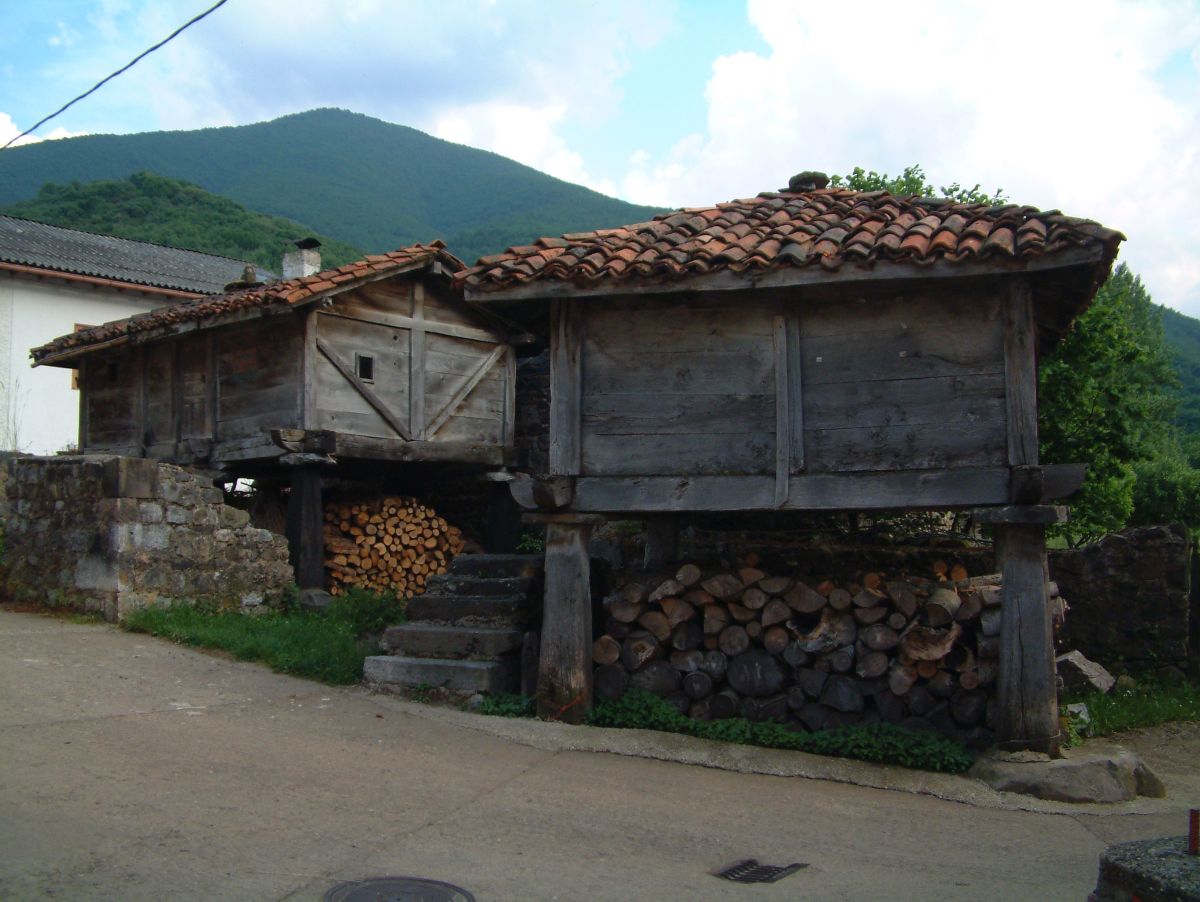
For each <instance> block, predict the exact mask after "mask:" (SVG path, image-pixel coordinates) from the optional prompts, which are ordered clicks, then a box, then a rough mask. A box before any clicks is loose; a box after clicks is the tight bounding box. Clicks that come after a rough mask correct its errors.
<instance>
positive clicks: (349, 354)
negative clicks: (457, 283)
mask: <svg viewBox="0 0 1200 902" xmlns="http://www.w3.org/2000/svg"><path fill="white" fill-rule="evenodd" d="M317 334H318V338H319V339H320V340H321V341H323V342H324V343H325V344H326V346H327V347H328V348H329V349H330V350H331V352H333V353H334V354H335V355H336V356H337V357H338V358H339V359H340V360H341V361H343V362H344V363H345V364H346V365H347V366H349V367H353V366H354V357H355V353H359V354H367V355H370V356H371V357H373V358H374V381H373V382H372V383H371V384H370V385H369V386H368V388H369V390H370V391H371V392H372V393H373V394H375V395H376V397H377V399H378V400H379V401H380V402H381V403H383V404H384V405H386V407H387V408H388V410H389V411H390V413H391V414H392V415H393V419H394V420H397V421H399V422H400V423H401V424H403V425H404V426H405V427H406V431H408V432H410V434H411V437H412V438H413V439H414V440H418V441H423V440H428V441H437V442H443V443H450V442H475V443H489V444H494V445H498V446H500V445H511V442H512V439H511V434H512V425H511V424H512V418H513V411H512V405H511V402H510V401H509V400H508V399H509V395H510V394H511V392H512V390H513V389H512V386H510V384H509V383H510V382H512V381H514V379H515V374H513V373H512V372H511V370H512V367H511V365H510V364H509V362H508V360H507V358H508V357H509V356H511V354H512V351H511V349H507V350H506V351H505V352H504V353H503V354H502V355H500V356H499V357H498V358H497V359H495V360H493V361H492V365H490V366H489V367H488V368H487V369H486V371H482V370H481V367H482V366H483V365H484V364H485V363H487V362H488V361H489V360H490V359H491V358H492V354H493V351H494V350H495V349H496V347H497V346H498V345H500V344H501V341H500V340H499V338H498V337H496V336H495V335H493V334H492V333H491V332H490V331H488V330H486V329H483V328H481V327H480V324H479V323H478V321H477V320H476V319H475V318H474V317H472V316H471V315H470V314H469V313H466V312H464V311H462V310H460V309H457V307H456V305H455V304H454V303H453V302H452V301H450V300H449V299H448V298H446V297H445V296H444V295H443V294H442V293H441V292H440V291H439V290H437V289H434V288H432V287H430V286H427V285H424V284H414V283H413V282H411V281H408V280H399V279H395V280H390V281H386V282H384V281H381V282H375V283H372V284H371V285H367V286H364V287H362V288H359V289H357V290H355V291H352V292H348V293H347V294H345V295H342V296H339V297H338V298H337V300H336V302H335V303H334V305H333V306H332V307H331V308H330V309H329V310H326V311H322V312H321V313H320V314H318V325H317ZM414 353H415V356H414ZM414 376H416V377H417V381H414V379H413V377H414ZM315 385H316V393H317V404H316V424H315V428H318V429H332V430H336V431H338V432H344V433H352V434H355V435H364V436H370V437H374V438H390V439H396V438H400V437H401V436H400V435H399V434H398V433H397V431H396V429H395V428H393V426H392V425H389V423H388V422H387V421H386V419H385V418H384V416H383V415H382V414H381V413H380V412H379V410H378V409H377V408H376V407H375V406H373V405H372V404H371V403H369V402H368V401H367V400H366V399H365V398H364V397H363V395H362V393H361V392H360V391H359V390H357V389H356V388H355V387H354V386H353V385H351V383H350V382H349V381H348V380H347V379H346V378H345V376H344V375H343V374H342V373H340V372H339V371H338V368H337V367H336V366H335V365H334V364H333V363H331V362H330V361H329V360H328V359H327V358H326V357H325V356H318V359H317V361H316V368H315ZM414 388H415V389H416V391H415V392H414ZM464 389H469V390H468V391H466V393H465V394H464V393H463V392H464ZM456 400H458V402H459V403H456V404H454V406H453V408H452V410H449V411H448V410H447V405H448V404H449V403H450V402H452V401H456Z"/></svg>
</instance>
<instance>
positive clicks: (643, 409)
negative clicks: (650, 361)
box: [581, 385, 776, 443]
mask: <svg viewBox="0 0 1200 902" xmlns="http://www.w3.org/2000/svg"><path fill="white" fill-rule="evenodd" d="M653 388H654V387H653V386H652V385H651V386H647V389H646V390H645V391H642V392H637V393H622V394H585V395H584V396H583V399H582V405H583V410H582V416H581V422H582V426H583V433H584V440H585V443H586V440H587V437H588V436H590V435H644V434H646V433H660V434H665V435H673V434H681V433H682V434H695V433H734V434H742V433H745V432H770V431H772V430H773V429H774V428H775V425H776V420H775V416H776V413H775V399H774V397H773V396H771V395H769V394H765V395H744V394H690V395H685V394H677V393H670V394H664V393H659V392H657V391H654V390H653Z"/></svg>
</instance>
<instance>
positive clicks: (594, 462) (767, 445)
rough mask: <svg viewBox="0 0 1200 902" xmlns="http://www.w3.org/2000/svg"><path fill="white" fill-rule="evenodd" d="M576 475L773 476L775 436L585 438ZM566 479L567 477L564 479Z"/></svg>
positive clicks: (681, 435) (720, 435)
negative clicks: (580, 473)
mask: <svg viewBox="0 0 1200 902" xmlns="http://www.w3.org/2000/svg"><path fill="white" fill-rule="evenodd" d="M581 465H582V469H581V470H580V472H583V473H586V474H588V475H589V476H667V475H675V474H678V475H684V476H689V475H694V476H699V475H718V474H752V473H773V472H774V468H775V432H774V430H773V429H772V430H771V431H769V432H757V433H754V432H752V433H741V432H735V433H691V434H688V433H665V434H646V435H605V434H597V433H592V432H589V433H588V434H587V435H586V437H585V441H584V443H583V451H582V456H581ZM566 475H569V474H566Z"/></svg>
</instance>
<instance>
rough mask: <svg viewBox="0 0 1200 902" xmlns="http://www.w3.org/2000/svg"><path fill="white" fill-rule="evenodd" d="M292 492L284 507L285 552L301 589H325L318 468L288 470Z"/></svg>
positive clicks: (306, 466) (308, 465)
mask: <svg viewBox="0 0 1200 902" xmlns="http://www.w3.org/2000/svg"><path fill="white" fill-rule="evenodd" d="M291 484H292V491H291V494H290V496H289V497H288V506H287V536H288V550H289V555H290V557H291V561H292V567H293V568H294V569H295V572H296V585H297V586H299V587H300V588H301V589H324V588H325V564H324V550H325V543H324V535H323V532H322V527H323V525H324V510H323V508H322V505H321V467H320V466H319V465H317V464H314V463H301V464H299V465H297V466H293V467H292V468H291Z"/></svg>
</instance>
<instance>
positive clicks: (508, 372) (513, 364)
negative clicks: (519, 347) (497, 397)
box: [500, 347, 517, 448]
mask: <svg viewBox="0 0 1200 902" xmlns="http://www.w3.org/2000/svg"><path fill="white" fill-rule="evenodd" d="M501 417H502V420H501V423H502V428H501V431H500V441H501V443H502V444H503V445H504V447H506V448H511V447H513V445H514V443H515V441H516V428H517V351H516V349H515V348H513V347H509V348H508V353H507V354H506V355H505V357H504V413H503V414H502V415H501Z"/></svg>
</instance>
